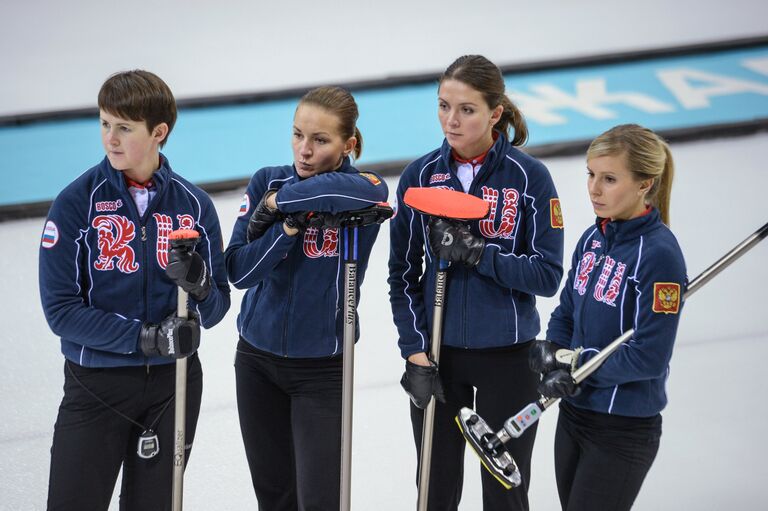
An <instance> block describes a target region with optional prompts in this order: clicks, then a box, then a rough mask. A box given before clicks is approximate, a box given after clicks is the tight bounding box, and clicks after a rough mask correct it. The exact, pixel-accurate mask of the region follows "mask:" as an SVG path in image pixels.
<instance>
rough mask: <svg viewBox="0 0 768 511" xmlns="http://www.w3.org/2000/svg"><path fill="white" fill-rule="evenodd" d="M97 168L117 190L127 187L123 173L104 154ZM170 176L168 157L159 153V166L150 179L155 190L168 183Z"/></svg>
mask: <svg viewBox="0 0 768 511" xmlns="http://www.w3.org/2000/svg"><path fill="white" fill-rule="evenodd" d="M99 168H100V169H101V173H102V174H103V175H104V177H106V178H107V180H108V181H109V182H110V184H112V185H113V186H114V187H115V188H117V189H118V190H127V189H128V185H126V184H125V177H124V176H123V173H122V172H121V171H119V170H117V169H115V168H114V167H113V166H112V164H110V163H109V158H107V157H106V156H105V157H104V159H103V160H101V163H100V164H99ZM170 178H171V166H170V164H169V163H168V158H166V157H165V155H163V153H160V168H158V169H157V170H156V171H155V173H154V174H152V181H154V183H155V186H157V190H158V191H160V190H161V189H162V188H163V187H164V186H165V185H166V184H167V183H168V180H169V179H170Z"/></svg>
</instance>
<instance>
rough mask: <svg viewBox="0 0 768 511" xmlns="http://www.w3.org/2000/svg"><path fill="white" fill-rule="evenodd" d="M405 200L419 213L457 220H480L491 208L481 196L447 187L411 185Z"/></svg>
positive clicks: (406, 192)
mask: <svg viewBox="0 0 768 511" xmlns="http://www.w3.org/2000/svg"><path fill="white" fill-rule="evenodd" d="M403 201H404V202H405V203H406V204H407V205H408V206H410V207H412V208H413V209H415V210H416V211H418V212H419V213H422V214H425V215H430V216H439V217H443V218H453V219H456V220H479V219H481V218H485V217H486V216H487V215H488V211H489V209H490V204H488V203H487V202H485V201H484V200H483V199H481V198H480V197H475V196H474V195H469V194H468V193H464V192H457V191H455V190H449V189H447V188H419V187H411V188H408V189H407V190H406V191H405V196H404V197H403Z"/></svg>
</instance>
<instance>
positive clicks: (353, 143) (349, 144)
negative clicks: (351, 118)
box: [344, 136, 357, 157]
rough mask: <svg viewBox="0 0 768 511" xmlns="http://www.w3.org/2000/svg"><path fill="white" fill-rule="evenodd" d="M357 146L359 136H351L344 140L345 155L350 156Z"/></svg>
mask: <svg viewBox="0 0 768 511" xmlns="http://www.w3.org/2000/svg"><path fill="white" fill-rule="evenodd" d="M355 147H357V137H355V136H351V137H349V138H348V139H347V141H346V142H344V157H347V156H349V155H350V154H352V152H353V151H354V150H355Z"/></svg>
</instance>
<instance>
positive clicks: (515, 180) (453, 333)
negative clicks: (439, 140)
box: [389, 133, 563, 358]
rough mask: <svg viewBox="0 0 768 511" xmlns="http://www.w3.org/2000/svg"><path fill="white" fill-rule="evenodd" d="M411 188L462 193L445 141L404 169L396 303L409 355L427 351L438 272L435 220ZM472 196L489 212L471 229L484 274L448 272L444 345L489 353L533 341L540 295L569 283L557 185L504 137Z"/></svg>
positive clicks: (393, 279)
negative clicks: (409, 201) (431, 231)
mask: <svg viewBox="0 0 768 511" xmlns="http://www.w3.org/2000/svg"><path fill="white" fill-rule="evenodd" d="M412 186H415V187H443V188H451V189H454V190H459V191H461V190H462V187H461V183H460V182H459V178H458V177H457V175H456V172H455V170H454V162H453V158H452V156H451V147H450V145H449V144H448V142H447V141H444V142H443V145H442V147H441V148H440V149H438V150H436V151H433V152H431V153H429V154H427V155H426V156H424V157H422V158H420V159H418V160H416V161H414V162H412V163H411V164H409V165H408V167H406V169H405V170H404V171H403V174H402V176H401V178H400V183H399V185H398V189H397V204H398V211H397V214H396V215H395V217H394V218H393V219H392V220H391V221H390V234H391V250H390V258H389V285H390V303H391V305H392V312H393V315H394V321H395V324H396V325H397V330H398V333H399V336H400V339H399V345H400V351H401V354H402V356H403V357H404V358H407V357H408V356H409V355H411V354H413V353H418V352H428V351H429V334H428V332H429V331H431V327H432V316H433V303H434V290H435V275H436V266H437V260H436V259H435V257H434V255H433V254H432V253H431V250H429V249H427V251H426V253H425V248H424V247H425V242H426V244H427V245H428V241H427V235H426V229H427V222H428V218H427V217H426V216H424V215H421V214H420V213H418V212H417V211H414V210H413V209H411V208H409V207H408V206H406V205H405V204H404V203H403V195H404V194H405V191H406V190H407V189H408V188H410V187H412ZM469 193H470V194H471V195H475V196H477V197H480V198H482V199H484V200H485V201H487V202H489V203H490V205H491V208H490V214H489V216H488V217H487V218H486V219H483V220H479V221H472V222H470V223H469V225H470V229H471V230H472V233H473V234H475V235H477V236H482V237H483V238H485V241H486V246H485V249H484V251H483V255H482V257H481V258H480V262H479V263H478V265H477V266H476V267H474V268H467V267H465V266H463V265H461V264H453V265H451V267H450V269H449V270H448V271H449V273H448V282H447V289H446V303H445V308H444V314H443V316H444V319H443V321H444V326H443V338H442V343H443V344H445V345H447V346H454V347H461V348H470V349H481V348H493V347H501V346H509V345H512V344H515V343H521V342H526V341H529V340H531V339H533V338H534V337H536V334H538V333H539V329H540V324H539V314H538V312H537V311H536V298H535V295H542V296H552V295H554V294H555V293H556V292H557V289H558V287H559V285H560V279H561V278H562V276H563V265H562V261H563V229H562V227H563V223H562V215H561V214H560V203H559V199H558V197H557V191H556V190H555V186H554V183H553V182H552V178H551V176H550V174H549V171H548V170H547V168H546V167H545V166H544V165H543V164H542V163H541V162H539V161H538V160H536V159H535V158H533V157H531V156H529V155H527V154H525V153H523V152H522V151H520V150H519V149H517V148H515V147H513V146H512V145H511V144H510V143H509V141H508V140H507V137H506V136H505V135H504V134H501V133H500V134H499V136H498V138H497V139H496V141H495V143H494V145H493V146H492V147H491V149H490V150H489V151H488V153H487V155H486V157H485V161H484V163H483V165H482V167H481V168H480V170H479V171H478V173H477V175H476V176H475V178H474V180H473V181H472V185H471V187H470V189H469ZM425 256H426V270H424V268H423V263H424V258H425Z"/></svg>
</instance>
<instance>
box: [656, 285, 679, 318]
mask: <svg viewBox="0 0 768 511" xmlns="http://www.w3.org/2000/svg"><path fill="white" fill-rule="evenodd" d="M679 311H680V284H678V283H677V282H654V283H653V312H658V313H661V314H677V313H678V312H679Z"/></svg>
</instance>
